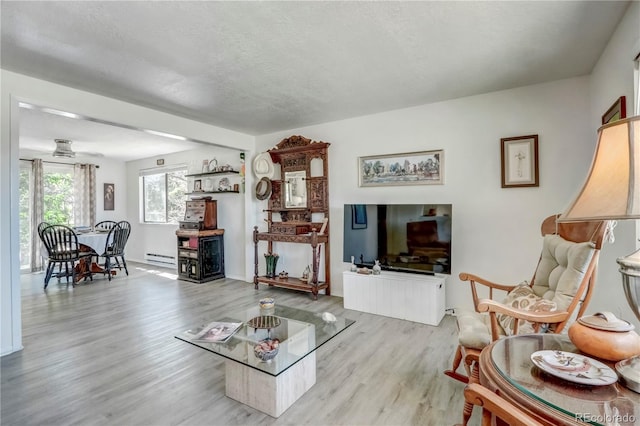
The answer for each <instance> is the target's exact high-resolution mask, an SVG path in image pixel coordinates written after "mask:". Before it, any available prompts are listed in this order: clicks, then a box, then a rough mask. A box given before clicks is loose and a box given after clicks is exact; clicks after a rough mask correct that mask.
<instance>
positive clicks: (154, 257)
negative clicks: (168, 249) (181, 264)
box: [144, 253, 177, 267]
mask: <svg viewBox="0 0 640 426" xmlns="http://www.w3.org/2000/svg"><path fill="white" fill-rule="evenodd" d="M144 260H145V262H147V263H150V264H152V265H157V266H165V267H171V266H174V267H175V266H177V262H176V257H175V256H171V255H167V254H158V253H145V254H144Z"/></svg>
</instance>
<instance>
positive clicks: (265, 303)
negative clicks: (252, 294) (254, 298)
mask: <svg viewBox="0 0 640 426" xmlns="http://www.w3.org/2000/svg"><path fill="white" fill-rule="evenodd" d="M275 304H276V301H275V300H274V299H273V298H272V297H265V298H264V299H260V308H262V309H271V308H273V307H274V306H275Z"/></svg>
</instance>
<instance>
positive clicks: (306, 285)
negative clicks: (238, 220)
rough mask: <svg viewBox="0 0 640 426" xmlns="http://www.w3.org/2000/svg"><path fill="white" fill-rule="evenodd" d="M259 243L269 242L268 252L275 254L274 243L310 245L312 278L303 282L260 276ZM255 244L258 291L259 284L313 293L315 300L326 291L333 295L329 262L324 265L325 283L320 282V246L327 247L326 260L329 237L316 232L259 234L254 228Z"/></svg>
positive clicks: (255, 278)
mask: <svg viewBox="0 0 640 426" xmlns="http://www.w3.org/2000/svg"><path fill="white" fill-rule="evenodd" d="M259 241H267V244H268V252H269V253H272V252H273V243H274V241H277V242H284V243H298V244H309V245H310V246H311V251H312V252H313V261H312V264H311V265H312V270H311V276H310V277H309V280H308V281H303V280H302V279H300V278H296V277H287V278H279V277H277V276H276V277H274V278H269V277H266V276H259V275H258V259H259V257H258V242H259ZM253 243H254V259H255V262H254V263H255V265H254V266H255V268H254V276H253V283H254V284H255V287H256V290H257V289H258V283H264V284H268V285H270V286H275V287H284V288H290V289H294V290H302V291H307V292H311V293H312V294H313V297H314V299H317V298H318V291H320V290H325V294H327V295H330V294H331V284H330V274H331V270H330V267H329V262H328V261H325V263H324V273H325V281H324V282H319V281H318V269H319V262H320V247H321V246H320V245H321V244H323V245H324V246H325V259H326V258H327V256H328V255H329V254H328V253H329V237H328V236H327V235H319V234H318V233H317V232H316V231H315V230H313V231H312V232H310V233H308V234H301V235H288V234H275V233H268V232H258V227H257V226H255V227H254V228H253Z"/></svg>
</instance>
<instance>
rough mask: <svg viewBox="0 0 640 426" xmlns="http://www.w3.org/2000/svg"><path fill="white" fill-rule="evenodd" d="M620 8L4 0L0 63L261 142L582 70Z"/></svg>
mask: <svg viewBox="0 0 640 426" xmlns="http://www.w3.org/2000/svg"><path fill="white" fill-rule="evenodd" d="M628 4H629V2H627V1H624V2H616V1H604V2H598V1H556V2H553V1H552V2H547V1H531V2H526V1H524V2H520V1H518V2H516V1H475V2H467V1H462V2H453V1H448V2H444V1H443V2H435V1H423V2H415V1H414V2H402V1H400V2H398V1H395V2H333V1H322V2H311V1H299V2H271V1H260V2H210V1H202V2H186V1H173V2H147V1H129V2H112V1H79V2H75V1H74V2H60V1H47V2H27V1H18V2H12V1H6V0H4V1H2V2H1V3H0V8H1V24H2V33H1V35H2V42H1V43H2V45H1V48H2V56H1V65H2V68H4V69H7V70H11V71H15V72H18V73H22V74H26V75H30V76H34V77H37V78H41V79H44V80H49V81H52V82H55V83H60V84H63V85H67V86H71V87H75V88H79V89H83V90H87V91H90V92H94V93H98V94H103V95H106V96H109V97H112V98H117V99H122V100H125V101H128V102H131V103H135V104H139V105H144V106H148V107H151V108H154V109H158V110H162V111H166V112H169V113H172V114H175V115H179V116H183V117H188V118H191V119H195V120H198V121H202V122H206V123H210V124H213V125H217V126H220V127H224V128H228V129H233V130H238V131H241V132H245V133H249V134H264V133H269V132H273V131H278V130H285V129H290V128H295V127H300V126H305V125H311V124H316V123H322V122H327V121H332V120H339V119H344V118H349V117H354V116H359V115H364V114H369V113H375V112H381V111H387V110H392V109H397V108H402V107H408V106H413V105H419V104H424V103H430V102H435V101H441V100H446V99H453V98H458V97H464V96H470V95H475V94H481V93H487V92H492V91H496V90H502V89H508V88H513V87H519V86H525V85H530V84H536V83H541V82H546V81H552V80H558V79H563V78H569V77H575V76H581V75H587V74H589V73H590V72H591V70H592V68H593V66H594V65H595V63H596V61H597V59H598V58H599V56H600V54H601V53H602V50H603V49H604V47H605V46H606V43H607V42H608V40H609V38H610V37H611V34H612V33H613V31H614V30H615V28H616V26H617V24H618V23H619V21H620V19H621V17H622V16H623V14H624V12H625V10H626V8H627V6H628ZM54 17H55V18H54Z"/></svg>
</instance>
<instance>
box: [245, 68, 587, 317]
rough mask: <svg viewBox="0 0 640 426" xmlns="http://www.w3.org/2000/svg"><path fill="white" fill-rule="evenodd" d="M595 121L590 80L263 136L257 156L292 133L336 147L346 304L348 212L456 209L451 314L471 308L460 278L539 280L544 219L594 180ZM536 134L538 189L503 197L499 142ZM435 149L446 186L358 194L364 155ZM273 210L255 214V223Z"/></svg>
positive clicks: (335, 264)
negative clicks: (376, 207)
mask: <svg viewBox="0 0 640 426" xmlns="http://www.w3.org/2000/svg"><path fill="white" fill-rule="evenodd" d="M589 118H590V110H589V79H588V77H583V78H574V79H569V80H563V81H558V82H554V83H549V84H541V85H536V86H531V87H523V88H518V89H514V90H507V91H502V92H496V93H490V94H486V95H481V96H474V97H468V98H462V99H457V100H452V101H447V102H441V103H436V104H430V105H423V106H418V107H415V108H408V109H403V110H397V111H391V112H386V113H381V114H375V115H370V116H365V117H358V118H353V119H350V120H343V121H337V122H333V123H325V124H321V125H316V126H310V127H306V128H301V129H292V130H287V131H283V132H278V133H274V134H269V135H262V136H259V137H257V138H256V151H264V150H266V149H267V148H269V147H271V146H273V145H275V144H276V143H277V142H278V141H280V140H281V139H282V138H284V137H288V136H291V135H293V134H300V135H303V136H305V137H308V138H312V139H314V140H323V141H326V142H330V143H331V146H330V148H329V168H330V175H329V193H330V195H331V199H330V203H331V213H330V219H329V223H330V225H331V234H330V235H331V248H332V250H331V265H332V274H331V280H332V294H336V295H342V271H343V270H346V269H347V268H348V264H347V263H343V262H342V245H343V237H342V227H343V205H344V204H345V203H362V204H374V203H408V202H411V203H418V204H437V203H442V204H452V205H453V207H452V209H453V211H452V265H453V270H452V275H451V278H450V279H449V281H448V283H449V284H448V288H447V306H448V307H461V306H467V307H470V306H471V296H470V292H469V289H468V284H462V283H461V282H460V280H459V279H458V274H459V273H460V272H463V271H466V272H473V273H477V274H478V275H481V276H485V277H487V278H489V279H493V280H495V281H497V282H503V283H518V282H520V281H521V280H524V279H530V278H531V276H532V274H533V270H534V268H535V266H536V263H537V259H538V256H539V253H540V248H541V243H542V241H541V238H540V233H539V232H540V231H539V229H540V224H541V222H542V220H543V219H544V218H545V217H547V216H549V215H552V214H554V213H557V212H560V211H562V210H563V209H564V208H565V207H566V206H567V204H568V203H569V201H570V199H571V197H572V196H573V194H574V193H575V191H576V190H577V188H578V186H579V185H580V184H581V182H582V179H583V177H584V174H585V173H586V167H587V165H588V163H589V161H590V159H591V155H592V146H593V143H594V137H595V136H594V134H593V132H592V129H591V126H590V125H589ZM529 134H538V135H539V155H540V186H539V187H537V188H509V189H503V188H501V186H500V138H504V137H510V136H518V135H529ZM432 149H444V168H445V184H444V185H424V186H404V187H402V186H394V187H379V188H376V187H373V188H372V187H366V188H360V187H358V177H357V157H358V156H366V155H375V154H393V153H401V152H413V151H423V150H432ZM265 206H266V204H264V203H263V204H262V206H260V208H257V209H255V210H254V213H255V214H256V219H255V221H256V222H259V221H261V220H262V216H263V215H262V213H261V212H260V210H261V208H264V207H265ZM277 250H278V251H279V253H280V254H281V256H282V257H283V259H285V261H286V259H287V258H289V259H296V260H295V262H299V260H297V259H298V258H299V251H297V252H296V251H295V250H298V249H297V248H291V245H289V246H284V245H283V246H281V247H279V248H278V249H277ZM303 260H304V259H303ZM298 269H299V267H298ZM291 270H293V271H294V272H295V271H296V269H294V268H291Z"/></svg>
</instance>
